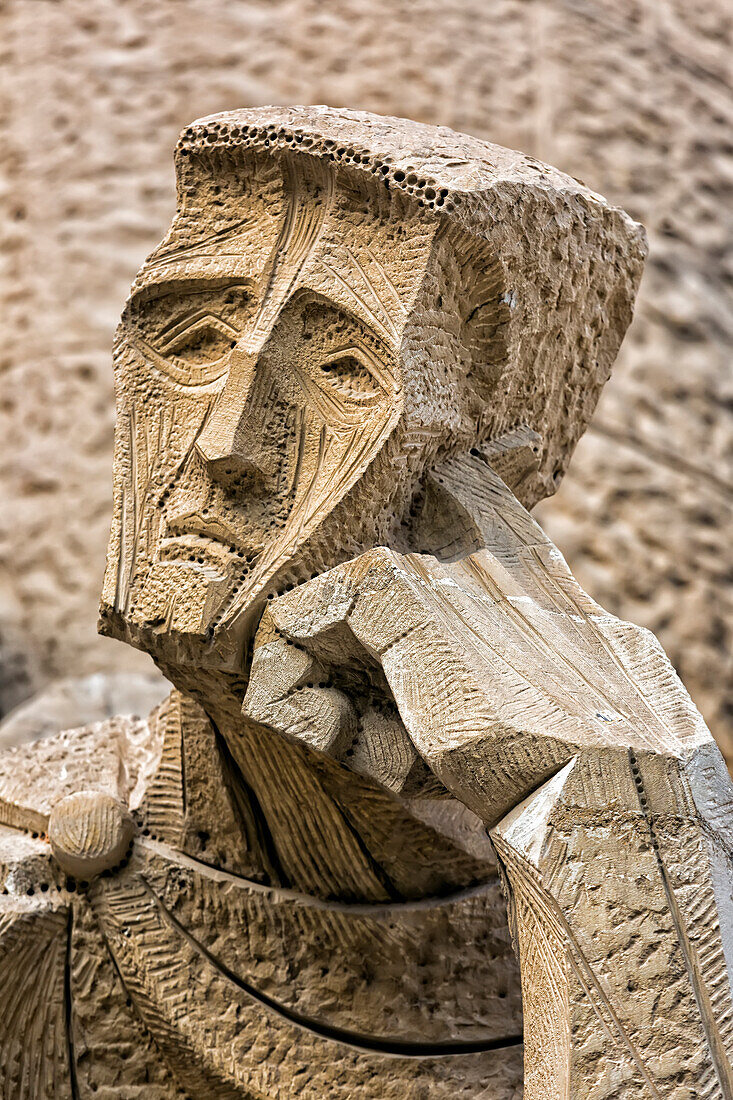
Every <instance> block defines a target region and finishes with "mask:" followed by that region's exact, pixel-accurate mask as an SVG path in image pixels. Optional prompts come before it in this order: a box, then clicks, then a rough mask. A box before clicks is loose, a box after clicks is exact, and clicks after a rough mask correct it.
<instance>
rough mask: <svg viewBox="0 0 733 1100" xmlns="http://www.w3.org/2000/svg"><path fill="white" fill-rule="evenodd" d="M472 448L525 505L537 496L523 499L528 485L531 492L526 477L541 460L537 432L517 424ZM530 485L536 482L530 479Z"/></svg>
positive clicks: (527, 506) (529, 476)
mask: <svg viewBox="0 0 733 1100" xmlns="http://www.w3.org/2000/svg"><path fill="white" fill-rule="evenodd" d="M474 451H475V452H476V453H477V454H478V455H479V456H481V457H482V458H483V459H484V460H485V461H486V462H488V464H489V466H491V468H492V470H493V471H494V473H496V474H498V475H499V477H500V478H501V480H502V481H503V482H504V484H505V485H506V486H507V488H508V489H511V491H512V492H513V493H514V495H515V497H517V499H518V500H519V501H520V503H521V504H523V505H524V507H525V508H531V507H532V506H533V505H534V504H536V503H537V500H538V499H539V497H536V498H532V497H530V498H529V499H527V497H526V495H525V494H526V491H527V490H528V489H529V491H530V493H531V492H532V489H530V486H529V482H530V478H531V475H532V474H534V473H536V472H537V471H538V470H539V468H540V463H541V461H542V437H541V436H540V435H538V433H537V432H533V431H532V429H531V428H528V427H526V426H525V425H520V427H518V428H514V429H513V430H512V431H510V432H505V433H504V435H500V436H498V437H497V438H496V439H492V440H490V441H489V442H488V443H484V444H482V445H481V446H480V447H476V448H474ZM472 453H473V452H472ZM532 485H533V486H535V485H536V483H534V482H532Z"/></svg>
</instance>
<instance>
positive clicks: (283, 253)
mask: <svg viewBox="0 0 733 1100" xmlns="http://www.w3.org/2000/svg"><path fill="white" fill-rule="evenodd" d="M178 182H179V208H178V211H177V214H176V217H175V219H174V222H173V224H172V226H171V229H170V231H169V233H168V235H167V236H166V238H165V240H164V241H163V242H162V243H161V245H160V246H159V247H158V248H157V249H156V251H155V252H154V253H153V254H152V256H150V258H149V259H148V260H147V261H146V263H145V265H144V267H143V269H142V270H141V272H140V274H139V275H138V277H137V279H136V281H135V284H134V286H133V294H134V295H137V294H138V293H141V294H143V295H144V296H145V297H148V296H151V295H155V294H156V293H157V292H162V293H165V292H167V291H168V290H169V289H172V288H176V286H181V287H185V285H189V286H195V287H196V288H198V289H200V288H201V287H202V286H205V285H206V283H207V282H209V281H211V282H212V283H213V282H221V280H222V279H224V280H226V279H230V278H231V279H236V280H250V281H251V282H252V285H253V287H254V289H255V290H257V291H259V296H260V299H261V307H260V314H259V318H258V325H259V327H260V328H262V329H263V330H267V329H268V328H269V327H270V325H271V323H272V321H273V320H274V318H275V317H276V316H277V314H278V312H279V310H280V309H281V308H282V306H283V305H284V304H285V302H286V301H287V300H288V299H289V298H291V297H292V295H293V294H294V293H295V292H296V291H299V290H303V289H309V290H312V291H316V292H317V293H318V294H319V295H321V296H323V297H325V298H327V299H329V300H330V301H332V302H333V303H335V304H336V305H338V306H341V307H342V308H344V309H345V310H347V311H348V312H350V313H351V314H353V315H355V316H356V317H358V318H359V319H360V320H361V321H363V322H364V323H365V324H367V325H368V326H369V327H370V328H372V329H374V330H375V331H377V332H378V333H379V335H380V336H381V337H382V338H383V339H385V340H387V341H389V342H390V343H392V344H394V345H398V344H399V342H400V337H401V333H402V329H403V328H404V326H405V323H406V320H407V318H408V317H409V315H410V312H411V309H412V305H413V303H414V301H415V299H416V297H417V295H418V292H419V290H420V287H421V285H422V282H423V279H424V276H425V272H426V269H427V266H428V261H429V257H430V252H431V248H432V245H433V241H434V238H435V235H436V230H437V222H436V221H435V220H434V219H431V218H429V217H428V216H426V215H425V214H424V213H423V212H421V211H420V210H419V208H417V207H416V206H414V204H408V202H407V201H406V200H405V199H404V198H403V197H402V196H399V195H397V196H395V195H394V194H390V192H388V190H387V189H386V187H384V185H383V184H381V183H379V182H375V181H373V180H372V179H368V178H362V179H360V178H359V174H358V173H353V172H351V173H348V174H347V173H345V172H343V171H337V170H335V169H334V168H332V167H331V166H330V165H329V164H328V163H323V162H321V161H318V160H317V159H316V158H313V157H309V156H304V155H299V156H294V157H290V158H285V157H283V158H275V157H265V156H263V155H261V154H260V155H255V154H249V155H248V156H245V157H242V158H240V159H238V160H236V161H234V160H233V159H230V160H224V159H223V158H217V159H216V160H214V159H213V158H212V159H211V160H205V161H204V160H202V161H200V162H191V163H186V164H184V165H183V166H181V168H180V172H179V181H178Z"/></svg>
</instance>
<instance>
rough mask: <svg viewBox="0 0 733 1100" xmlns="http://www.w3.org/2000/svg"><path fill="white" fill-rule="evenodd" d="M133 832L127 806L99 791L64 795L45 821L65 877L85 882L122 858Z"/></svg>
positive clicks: (55, 854)
mask: <svg viewBox="0 0 733 1100" xmlns="http://www.w3.org/2000/svg"><path fill="white" fill-rule="evenodd" d="M134 832H135V823H134V821H133V820H132V817H131V815H130V813H129V811H128V810H127V807H126V806H123V805H122V803H121V802H118V801H117V799H116V798H113V797H112V795H110V794H104V793H103V792H102V791H79V792H78V793H77V794H70V795H67V796H66V798H62V799H61V801H60V802H57V803H56V805H55V806H54V808H53V810H52V811H51V817H50V818H49V822H48V839H49V841H50V842H51V850H52V851H53V854H54V856H55V857H56V860H57V862H58V863H59V865H60V866H61V867H62V868H63V870H64V871H66V873H67V874H69V875H74V877H75V878H79V879H86V880H87V881H88V880H89V879H91V878H94V876H95V875H98V874H100V873H101V872H102V871H106V870H107V869H108V868H110V867H114V866H115V865H116V864H118V863H119V862H120V860H122V859H124V856H125V853H126V852H127V849H128V846H129V844H130V841H131V840H132V837H133V834H134Z"/></svg>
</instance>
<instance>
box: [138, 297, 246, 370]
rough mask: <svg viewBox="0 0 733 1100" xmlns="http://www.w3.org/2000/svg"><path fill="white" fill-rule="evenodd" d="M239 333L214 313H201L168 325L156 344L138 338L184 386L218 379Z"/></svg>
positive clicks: (150, 355) (154, 359)
mask: <svg viewBox="0 0 733 1100" xmlns="http://www.w3.org/2000/svg"><path fill="white" fill-rule="evenodd" d="M238 335H239V333H238V332H237V330H236V329H235V328H233V327H232V326H231V325H229V324H227V322H226V321H223V320H222V319H221V318H220V317H216V316H214V314H212V313H199V314H197V315H196V316H195V317H189V318H187V319H186V320H185V321H182V322H180V323H179V324H176V325H175V326H172V327H171V326H168V327H167V328H166V329H164V330H163V332H162V333H159V334H158V337H157V339H156V341H155V346H153V344H152V343H148V341H147V340H144V339H143V338H142V337H141V336H138V337H137V340H136V341H135V342H136V343H137V344H138V346H139V347H141V348H142V349H143V351H144V352H145V354H146V356H147V358H148V360H149V361H150V362H152V363H153V364H154V365H155V366H157V367H158V369H159V370H162V371H164V372H165V373H166V374H167V375H169V376H170V377H171V378H172V379H173V380H174V381H175V382H178V383H179V384H180V385H183V386H203V385H207V384H208V383H210V382H215V381H216V380H217V378H220V377H221V376H222V375H223V374H224V372H225V371H226V369H227V363H228V354H229V351H230V349H231V348H232V346H233V345H234V343H235V341H236V339H237V337H238Z"/></svg>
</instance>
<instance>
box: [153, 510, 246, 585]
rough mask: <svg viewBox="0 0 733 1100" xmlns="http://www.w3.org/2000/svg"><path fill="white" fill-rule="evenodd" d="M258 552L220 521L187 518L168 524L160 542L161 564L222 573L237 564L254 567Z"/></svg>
mask: <svg viewBox="0 0 733 1100" xmlns="http://www.w3.org/2000/svg"><path fill="white" fill-rule="evenodd" d="M259 550H260V547H258V546H255V545H245V544H244V543H243V541H242V540H241V539H238V538H237V536H236V535H235V534H234V532H233V531H232V530H231V529H230V528H229V527H227V526H226V525H225V524H223V523H221V522H220V521H219V520H215V519H212V520H208V519H205V518H203V517H200V516H191V517H188V516H187V517H186V518H185V519H184V520H181V521H178V522H174V523H172V524H169V525H168V527H167V529H166V534H165V536H164V537H163V538H162V539H161V543H160V561H161V562H175V563H182V562H185V563H188V564H191V565H194V566H195V565H199V566H202V567H206V566H208V567H210V568H214V569H216V570H217V572H221V571H222V569H226V568H230V567H232V566H234V565H239V566H240V567H241V566H249V565H251V564H252V562H253V561H254V560H255V558H256V557H257V555H258V553H259Z"/></svg>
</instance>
